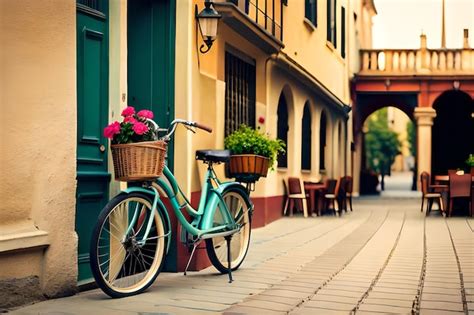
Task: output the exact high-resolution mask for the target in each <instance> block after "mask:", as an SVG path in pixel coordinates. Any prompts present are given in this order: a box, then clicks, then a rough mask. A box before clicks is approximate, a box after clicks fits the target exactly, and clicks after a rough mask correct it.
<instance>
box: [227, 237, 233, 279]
mask: <svg viewBox="0 0 474 315" xmlns="http://www.w3.org/2000/svg"><path fill="white" fill-rule="evenodd" d="M231 239H232V235H228V236H226V237H225V240H226V242H227V263H228V265H227V271H228V274H229V283H232V281H233V280H232V266H231V262H232V257H231V252H230V240H231Z"/></svg>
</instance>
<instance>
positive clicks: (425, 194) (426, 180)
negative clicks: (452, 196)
mask: <svg viewBox="0 0 474 315" xmlns="http://www.w3.org/2000/svg"><path fill="white" fill-rule="evenodd" d="M420 181H421V193H422V196H421V212H423V205H424V201H425V199H426V200H427V209H426V215H428V214H429V213H430V212H431V206H432V205H433V200H437V201H438V204H439V209H440V210H441V212H444V205H443V198H442V197H441V193H435V192H433V188H432V187H431V185H430V174H428V172H422V173H421V175H420Z"/></svg>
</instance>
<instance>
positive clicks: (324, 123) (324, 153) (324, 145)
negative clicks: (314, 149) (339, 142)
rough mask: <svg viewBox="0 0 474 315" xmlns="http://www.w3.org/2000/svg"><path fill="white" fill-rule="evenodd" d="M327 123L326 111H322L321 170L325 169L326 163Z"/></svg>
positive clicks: (320, 137) (320, 132) (320, 135)
mask: <svg viewBox="0 0 474 315" xmlns="http://www.w3.org/2000/svg"><path fill="white" fill-rule="evenodd" d="M326 125H327V120H326V113H325V112H322V113H321V124H320V127H319V128H320V129H319V169H320V170H325V169H326V165H325V161H326V152H325V151H326Z"/></svg>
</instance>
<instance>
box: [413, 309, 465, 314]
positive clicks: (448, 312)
mask: <svg viewBox="0 0 474 315" xmlns="http://www.w3.org/2000/svg"><path fill="white" fill-rule="evenodd" d="M420 314H421V315H460V314H464V312H453V311H446V310H432V309H424V308H422V309H420Z"/></svg>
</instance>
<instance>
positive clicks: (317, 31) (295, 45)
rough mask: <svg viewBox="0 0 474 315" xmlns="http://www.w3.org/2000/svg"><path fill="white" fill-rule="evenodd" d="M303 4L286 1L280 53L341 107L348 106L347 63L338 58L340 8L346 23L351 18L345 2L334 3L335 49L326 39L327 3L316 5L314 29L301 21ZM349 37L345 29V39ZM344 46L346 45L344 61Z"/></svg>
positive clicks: (347, 4)
mask: <svg viewBox="0 0 474 315" xmlns="http://www.w3.org/2000/svg"><path fill="white" fill-rule="evenodd" d="M304 4H305V1H289V4H288V7H285V8H284V32H283V36H284V38H283V39H284V43H285V48H284V49H283V51H284V52H285V53H286V54H288V55H289V56H290V57H291V58H292V59H294V60H296V61H297V62H298V63H299V64H300V65H302V66H303V67H304V68H306V69H307V70H308V71H309V72H310V73H312V74H313V75H314V76H315V77H317V78H318V80H320V81H321V82H322V83H323V85H324V86H326V87H327V88H328V89H329V90H330V91H331V92H332V93H334V94H335V95H336V96H337V97H338V98H339V99H341V100H342V101H343V102H344V103H346V104H347V103H349V98H350V96H349V84H348V80H347V69H346V66H347V60H346V59H343V58H342V57H341V33H342V31H341V6H344V7H345V8H346V26H347V25H348V23H347V21H348V20H347V19H348V17H349V16H351V17H352V14H350V12H351V8H350V7H349V3H348V1H347V0H342V1H341V0H340V1H337V4H336V5H337V9H336V20H337V34H336V35H337V45H336V46H337V47H336V48H334V46H333V45H332V44H331V43H329V42H328V41H327V40H326V38H327V31H326V30H327V27H326V21H327V18H326V16H327V12H326V10H327V1H318V10H317V12H318V17H317V24H318V25H317V27H314V26H313V25H312V24H311V23H310V22H309V21H308V20H305V17H304V12H305V8H304ZM348 35H349V32H347V29H346V39H347V37H348ZM347 52H348V46H347V44H346V58H347Z"/></svg>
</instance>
